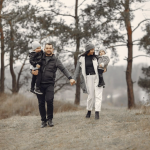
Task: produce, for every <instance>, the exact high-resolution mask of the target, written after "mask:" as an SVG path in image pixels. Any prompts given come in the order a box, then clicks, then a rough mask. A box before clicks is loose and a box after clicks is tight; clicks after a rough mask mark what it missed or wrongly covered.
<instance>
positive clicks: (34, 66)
mask: <svg viewBox="0 0 150 150" xmlns="http://www.w3.org/2000/svg"><path fill="white" fill-rule="evenodd" d="M42 56H43V51H42V50H41V45H40V43H39V42H37V41H34V42H32V50H31V51H30V52H29V57H30V59H29V60H30V64H31V66H30V69H31V71H32V70H38V75H32V81H31V89H30V92H32V93H36V94H43V93H42V92H41V91H40V82H41V69H40V67H41V62H42ZM35 83H36V88H35V89H34V86H35Z"/></svg>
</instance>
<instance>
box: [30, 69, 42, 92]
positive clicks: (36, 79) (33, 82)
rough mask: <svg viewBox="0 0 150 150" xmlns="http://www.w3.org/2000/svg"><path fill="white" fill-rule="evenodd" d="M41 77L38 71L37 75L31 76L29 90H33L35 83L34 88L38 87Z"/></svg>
mask: <svg viewBox="0 0 150 150" xmlns="http://www.w3.org/2000/svg"><path fill="white" fill-rule="evenodd" d="M41 77H42V74H41V71H40V70H38V75H32V81H31V89H34V86H35V83H36V87H40V83H41Z"/></svg>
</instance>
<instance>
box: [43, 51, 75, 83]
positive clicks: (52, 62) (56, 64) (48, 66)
mask: <svg viewBox="0 0 150 150" xmlns="http://www.w3.org/2000/svg"><path fill="white" fill-rule="evenodd" d="M45 57H46V56H45V53H44V54H43V57H42V66H41V71H42V80H41V83H53V84H54V83H55V78H56V71H57V68H59V69H60V71H61V72H62V73H63V74H64V75H65V76H66V77H67V78H68V79H72V77H71V75H70V73H69V72H68V70H67V69H66V68H65V67H64V66H63V64H62V63H61V61H60V60H59V59H58V58H56V56H55V55H54V54H53V55H52V56H49V57H50V59H49V61H48V62H47V63H46V58H45Z"/></svg>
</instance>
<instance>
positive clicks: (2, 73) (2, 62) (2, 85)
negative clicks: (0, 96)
mask: <svg viewBox="0 0 150 150" xmlns="http://www.w3.org/2000/svg"><path fill="white" fill-rule="evenodd" d="M2 5H3V0H1V1H0V16H1V12H2V7H3V6H2ZM0 33H1V83H0V84H1V85H0V87H1V89H0V92H1V93H4V89H5V88H4V80H5V66H4V54H5V52H4V33H3V26H2V18H1V17H0Z"/></svg>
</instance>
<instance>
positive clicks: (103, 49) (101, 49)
mask: <svg viewBox="0 0 150 150" xmlns="http://www.w3.org/2000/svg"><path fill="white" fill-rule="evenodd" d="M100 51H104V52H105V54H106V53H107V51H106V48H105V47H101V48H100V50H99V53H100Z"/></svg>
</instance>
